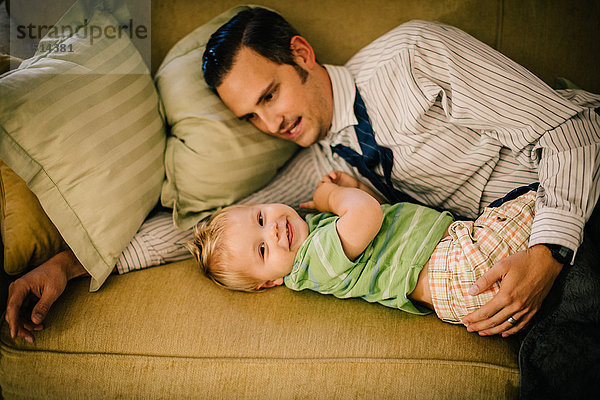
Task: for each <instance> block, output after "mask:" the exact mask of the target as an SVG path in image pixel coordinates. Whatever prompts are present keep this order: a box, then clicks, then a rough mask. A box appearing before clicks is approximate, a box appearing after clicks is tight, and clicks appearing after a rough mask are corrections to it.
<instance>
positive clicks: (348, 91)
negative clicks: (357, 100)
mask: <svg viewBox="0 0 600 400" xmlns="http://www.w3.org/2000/svg"><path fill="white" fill-rule="evenodd" d="M324 67H325V69H327V73H328V74H329V79H330V80H331V88H332V90H333V118H332V120H331V127H330V128H329V132H328V133H327V136H326V137H325V139H330V140H331V139H332V138H333V136H334V135H335V134H336V133H338V132H340V131H342V130H343V129H345V128H347V127H348V126H351V125H356V124H358V121H357V119H356V116H355V115H354V97H355V96H356V86H355V83H354V77H353V76H352V74H351V73H350V71H349V70H348V69H347V68H346V67H340V66H333V65H325V66H324Z"/></svg>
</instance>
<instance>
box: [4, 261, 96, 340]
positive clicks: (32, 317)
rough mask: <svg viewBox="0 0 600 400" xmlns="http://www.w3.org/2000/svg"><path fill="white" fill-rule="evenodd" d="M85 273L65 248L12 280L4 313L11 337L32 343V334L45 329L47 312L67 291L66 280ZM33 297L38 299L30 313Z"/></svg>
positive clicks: (35, 300)
mask: <svg viewBox="0 0 600 400" xmlns="http://www.w3.org/2000/svg"><path fill="white" fill-rule="evenodd" d="M86 275H88V273H87V271H86V270H85V269H84V268H83V266H82V265H81V263H80V262H79V260H77V257H75V255H74V254H73V252H72V251H71V250H66V251H63V252H61V253H58V254H57V255H55V256H54V257H52V258H51V259H49V260H48V261H46V262H45V263H43V264H41V265H40V266H38V267H37V268H35V269H33V270H31V271H29V272H28V273H27V274H25V275H23V276H22V277H20V278H19V279H17V280H15V281H14V282H12V283H11V284H10V286H9V288H8V302H7V306H6V316H5V319H6V322H8V326H9V328H10V335H11V337H12V338H13V339H14V338H16V337H20V338H23V339H25V340H26V341H28V342H29V343H33V342H34V340H35V338H34V336H33V333H34V332H35V331H39V330H42V329H43V325H42V323H43V322H44V319H45V318H46V315H47V314H48V311H49V310H50V308H51V307H52V305H53V304H54V302H55V301H56V299H58V298H59V297H60V295H61V294H62V293H63V292H64V290H65V288H66V286H67V282H68V281H69V280H71V279H74V278H77V277H80V276H86ZM30 298H35V299H33V301H34V303H35V304H34V305H33V308H32V309H31V312H29V309H28V307H27V301H28V300H29V299H30Z"/></svg>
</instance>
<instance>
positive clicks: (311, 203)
mask: <svg viewBox="0 0 600 400" xmlns="http://www.w3.org/2000/svg"><path fill="white" fill-rule="evenodd" d="M300 208H315V202H314V201H307V202H306V203H300Z"/></svg>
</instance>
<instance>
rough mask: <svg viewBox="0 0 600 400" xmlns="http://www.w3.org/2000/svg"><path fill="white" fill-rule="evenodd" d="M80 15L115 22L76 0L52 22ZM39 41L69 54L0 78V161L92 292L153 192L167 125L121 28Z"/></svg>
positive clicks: (78, 19) (79, 19) (38, 58)
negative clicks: (30, 196) (35, 203)
mask: <svg viewBox="0 0 600 400" xmlns="http://www.w3.org/2000/svg"><path fill="white" fill-rule="evenodd" d="M86 18H87V20H88V21H87V22H88V25H89V26H97V27H101V28H102V27H106V26H109V25H110V26H118V22H117V20H116V19H115V18H114V17H113V15H112V14H111V13H109V12H107V11H105V10H103V9H102V8H97V9H95V10H92V12H91V13H90V15H85V13H84V11H83V10H82V8H80V7H78V4H76V5H75V6H74V7H73V8H71V9H70V10H69V11H68V12H67V14H65V15H64V16H63V17H62V19H61V21H59V22H58V23H57V25H59V26H63V25H71V26H78V25H82V24H83V21H84V19H86ZM82 36H83V35H82ZM44 41H47V42H51V43H59V44H62V43H64V44H66V45H67V47H66V48H67V49H70V48H72V49H73V51H72V52H70V51H65V52H61V51H53V52H47V51H46V52H37V53H36V54H35V55H34V56H33V57H32V58H31V59H29V60H26V61H24V62H23V64H22V65H21V66H20V67H19V68H18V69H16V70H13V71H9V72H8V73H6V74H4V75H2V76H1V77H0V158H2V159H3V160H4V161H5V162H6V163H7V164H8V165H9V166H10V167H11V168H12V169H13V170H14V171H15V172H16V173H17V174H19V175H20V176H21V177H22V178H23V179H24V180H25V181H26V182H27V185H28V186H29V188H30V189H31V190H32V191H33V192H34V193H35V194H36V195H37V197H38V199H39V200H40V203H41V205H42V207H43V208H44V210H45V211H46V213H47V214H48V216H49V217H50V219H51V220H52V222H53V223H54V224H55V225H56V227H57V228H58V230H59V232H60V233H61V235H62V236H63V238H64V239H65V241H66V242H67V244H68V245H69V246H70V247H71V248H72V249H73V251H74V253H75V255H76V256H77V258H78V259H79V260H80V261H81V263H82V264H83V266H84V267H85V268H86V269H87V271H88V272H89V273H90V275H91V276H92V279H91V284H90V290H92V291H94V290H97V289H99V288H100V286H101V285H102V283H103V282H104V281H105V279H106V278H107V277H108V275H109V274H110V273H111V272H112V271H113V269H114V267H115V264H116V260H117V258H118V257H119V255H120V254H121V252H122V251H123V249H124V248H125V247H126V246H127V244H128V243H129V242H130V240H131V239H132V238H133V236H134V235H135V233H136V231H137V229H138V228H139V227H140V225H141V224H142V222H143V220H144V218H145V217H146V215H147V214H148V213H149V211H150V210H151V209H152V208H153V207H154V206H155V205H156V203H157V201H158V199H159V195H160V190H161V185H162V182H163V180H164V167H163V155H164V148H165V140H166V138H165V133H164V127H163V123H162V119H161V117H160V114H159V112H158V104H159V102H158V97H157V94H156V91H155V87H154V84H153V81H152V79H151V77H150V74H149V71H148V69H147V67H146V65H145V64H144V61H143V60H142V57H141V55H140V54H139V52H138V51H137V50H136V48H135V47H134V46H133V44H132V43H131V41H130V39H129V37H128V36H127V35H123V36H121V37H120V38H109V37H106V36H103V37H101V38H98V39H95V40H94V41H93V44H92V43H90V39H89V37H79V36H78V35H72V34H71V35H69V34H66V35H65V36H63V37H60V38H58V39H56V38H45V39H44V40H42V43H44ZM69 45H72V47H68V46H69Z"/></svg>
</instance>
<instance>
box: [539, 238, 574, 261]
mask: <svg viewBox="0 0 600 400" xmlns="http://www.w3.org/2000/svg"><path fill="white" fill-rule="evenodd" d="M543 245H544V246H546V247H547V248H548V250H550V253H552V257H554V259H555V260H556V261H558V262H559V263H561V264H562V265H569V264H571V260H573V250H571V249H569V248H568V247H565V246H561V245H560V244H547V243H543Z"/></svg>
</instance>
